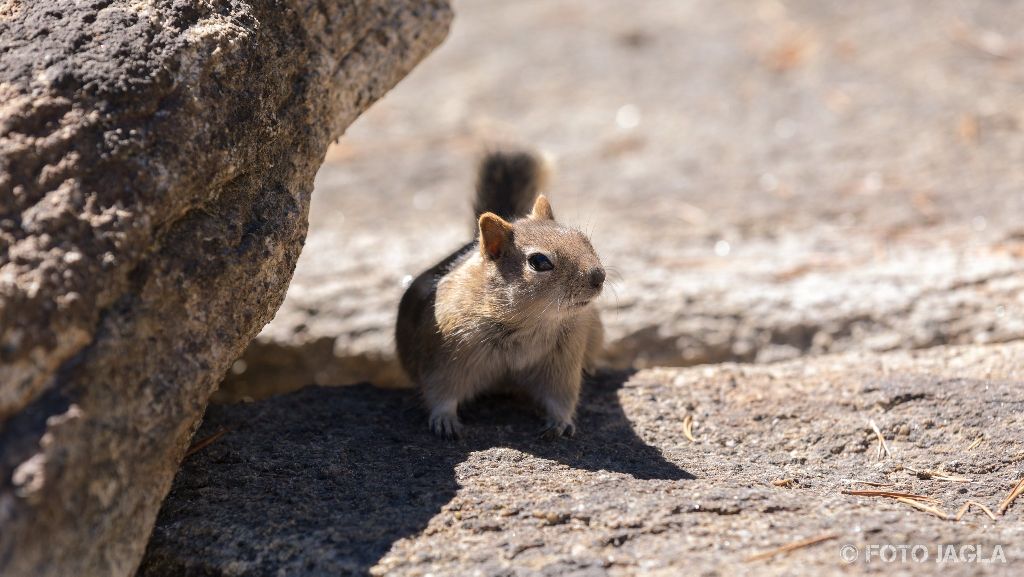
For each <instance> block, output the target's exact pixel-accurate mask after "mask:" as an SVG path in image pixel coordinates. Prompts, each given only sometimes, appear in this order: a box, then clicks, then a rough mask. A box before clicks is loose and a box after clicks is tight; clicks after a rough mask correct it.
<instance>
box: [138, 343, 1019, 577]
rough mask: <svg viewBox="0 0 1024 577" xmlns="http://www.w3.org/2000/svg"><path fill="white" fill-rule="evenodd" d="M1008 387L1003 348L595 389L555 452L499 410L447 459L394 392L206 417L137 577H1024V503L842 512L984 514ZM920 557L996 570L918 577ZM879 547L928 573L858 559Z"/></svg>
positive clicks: (447, 445)
mask: <svg viewBox="0 0 1024 577" xmlns="http://www.w3.org/2000/svg"><path fill="white" fill-rule="evenodd" d="M1022 367H1024V346H1022V345H1020V344H1013V345H994V346H985V347H982V346H971V347H940V348H936V349H930V350H928V351H924V352H897V353H888V354H885V355H874V354H858V353H847V354H846V355H843V356H838V357H831V356H830V357H821V358H818V359H814V360H806V361H804V360H799V361H791V362H787V363H784V364H774V365H763V366H755V365H736V364H725V365H719V366H716V367H694V368H689V369H647V370H642V371H639V372H636V373H634V374H629V373H616V374H606V375H604V376H603V377H602V378H601V379H599V380H598V381H595V382H592V383H589V386H588V387H587V389H586V391H587V392H586V395H585V398H584V400H583V402H582V406H581V409H580V415H579V426H580V434H579V436H578V438H576V439H571V440H562V441H557V442H550V441H543V440H540V439H538V438H537V433H538V431H539V430H540V428H541V425H542V420H541V419H540V417H539V416H538V415H535V414H533V413H532V412H531V411H529V410H528V408H527V407H526V405H525V404H524V403H523V402H522V401H521V400H516V399H490V400H487V401H484V402H482V403H478V404H477V405H476V406H473V407H470V408H469V409H468V410H466V411H465V418H466V421H467V425H468V435H467V438H466V439H465V440H463V441H460V442H454V443H451V442H444V441H440V440H438V439H436V438H433V437H432V436H431V435H430V433H429V432H428V431H427V426H426V415H425V414H424V413H423V412H422V411H421V409H420V408H419V404H418V403H417V399H416V397H415V395H414V394H413V393H412V392H410V391H405V390H384V389H380V388H377V387H373V386H371V385H358V386H354V387H340V388H339V387H332V388H325V387H311V388H306V389H304V390H302V391H300V392H297V393H292V394H289V395H286V396H283V397H277V398H274V399H268V400H265V401H261V402H257V403H251V404H247V403H241V404H230V405H221V406H213V407H212V408H211V409H210V411H209V412H208V413H207V418H206V422H205V423H204V425H203V428H202V429H201V430H200V432H199V433H198V435H197V439H207V438H210V436H211V435H217V434H218V433H220V436H215V437H214V441H213V442H212V443H211V444H209V445H208V446H205V447H202V446H201V445H200V447H202V448H200V449H199V450H198V451H197V452H196V453H195V454H194V455H193V456H192V457H190V458H189V459H187V460H186V462H185V464H184V466H183V468H182V470H181V472H180V473H179V475H178V478H177V480H176V481H175V485H174V488H173V489H172V491H171V495H170V497H169V498H168V500H167V502H166V503H165V504H164V509H163V511H162V512H161V516H160V520H159V522H158V524H157V529H156V532H155V533H154V536H153V539H152V540H151V542H150V546H149V551H148V553H147V558H146V561H145V562H144V564H143V568H142V571H141V573H140V575H143V576H146V577H164V576H167V577H170V576H174V577H180V576H191V575H344V574H360V573H365V572H369V573H371V574H374V575H385V574H386V575H629V574H644V575H666V576H668V575H682V574H701V575H733V574H737V573H739V574H743V573H751V574H757V575H833V574H842V573H875V574H891V573H894V572H895V573H900V572H933V571H935V570H936V569H939V570H941V571H942V572H943V573H944V574H947V575H979V574H1006V575H1010V574H1019V571H1020V568H1021V566H1022V564H1024V545H1022V544H1021V543H1022V538H1024V521H1022V519H1024V517H1022V514H1024V499H1022V500H1021V501H1020V502H1019V503H1017V504H1015V505H1013V506H1012V507H1011V508H1010V509H1009V510H1008V511H1007V513H1006V514H1005V515H998V513H996V514H997V519H996V520H995V521H993V520H991V519H989V518H988V517H987V516H985V515H984V513H983V512H982V510H981V509H980V508H978V507H975V508H973V510H972V511H971V512H969V513H968V514H967V515H965V516H964V517H963V519H962V520H961V521H959V522H957V521H955V520H952V519H949V520H944V519H940V518H938V517H937V516H936V515H935V514H933V513H929V512H926V511H921V510H916V509H914V508H912V507H911V506H909V505H907V504H904V503H901V502H897V501H894V500H892V499H888V498H879V497H862V496H853V495H846V494H843V493H842V491H843V490H850V489H853V490H865V489H867V490H889V491H899V492H905V493H912V494H916V495H923V496H928V497H934V498H935V499H936V501H935V503H934V505H932V506H934V507H935V508H936V509H937V510H939V511H941V512H944V513H946V514H948V515H951V516H952V515H955V513H956V512H957V510H958V509H959V508H960V507H961V506H962V505H963V504H964V503H965V502H966V501H967V500H974V501H977V502H979V503H982V504H983V505H985V506H987V507H988V508H990V509H991V510H993V512H996V511H997V505H998V503H999V502H1000V501H1001V500H1002V499H1003V498H1004V497H1006V496H1007V495H1008V494H1009V493H1010V490H1011V489H1012V488H1013V485H1014V484H1015V482H1016V479H1018V478H1019V477H1020V475H1021V472H1022V471H1021V463H1022V461H1024V451H1022V449H1021V445H1020V438H1021V435H1022V434H1024V412H1022V411H1021V408H1022V407H1021V403H1022V401H1021V395H1020V390H1021V387H1022V386H1024V368H1022ZM691 419H692V429H689V430H692V436H693V438H694V440H693V441H690V440H689V439H688V438H687V436H686V434H687V433H686V432H687V430H688V426H689V423H690V422H691ZM872 424H875V425H876V426H877V427H878V429H879V431H880V433H881V434H882V435H883V436H884V438H885V439H886V447H887V449H888V450H889V451H890V452H891V456H886V455H885V454H884V453H883V455H882V456H881V458H879V455H878V452H877V451H878V440H877V436H876V435H875V433H874V431H873V429H872ZM928 471H933V473H928ZM937 471H941V473H939V472H937ZM862 481H868V482H874V483H882V484H885V486H882V487H875V486H871V485H867V484H864V483H862ZM826 537H827V538H828V540H827V541H823V542H821V543H819V544H817V545H813V546H809V547H806V548H803V549H800V550H797V551H794V552H791V553H789V554H788V555H778V556H775V557H772V558H769V559H756V558H753V557H755V556H756V555H758V554H765V553H768V552H771V551H773V550H774V549H775V548H777V547H780V546H784V545H787V544H791V543H794V542H798V541H801V540H804V539H809V538H826ZM938 544H958V545H963V544H971V545H977V546H979V547H980V548H979V549H978V551H979V552H983V553H982V555H983V556H984V557H985V558H987V559H995V557H994V555H995V553H994V551H995V548H996V546H999V547H1001V548H1002V551H1003V554H1004V555H1005V563H1001V562H1000V563H968V562H948V563H944V564H942V565H936V563H935V561H936V556H937V554H938V552H937V550H936V549H935V547H936V546H937V545H938ZM846 545H850V546H852V547H856V548H857V549H858V550H859V551H861V554H860V556H859V558H858V559H856V560H854V562H852V563H848V562H847V560H846V559H844V557H842V548H843V547H844V546H846ZM879 545H893V546H899V545H908V546H914V545H921V546H923V547H927V548H929V552H928V554H929V556H930V558H929V561H930V562H929V563H926V564H916V563H909V562H908V563H886V562H883V561H882V560H881V559H880V557H878V556H875V557H873V558H872V559H870V560H869V559H868V555H869V553H868V551H869V547H871V546H879ZM847 554H848V555H849V554H850V553H847ZM918 555H921V553H918Z"/></svg>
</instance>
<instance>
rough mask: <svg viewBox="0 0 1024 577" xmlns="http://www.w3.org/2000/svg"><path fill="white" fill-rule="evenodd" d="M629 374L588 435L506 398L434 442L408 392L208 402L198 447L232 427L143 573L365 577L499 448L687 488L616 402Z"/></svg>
mask: <svg viewBox="0 0 1024 577" xmlns="http://www.w3.org/2000/svg"><path fill="white" fill-rule="evenodd" d="M629 376H630V374H629V373H615V374H608V373H606V374H602V375H599V376H598V377H597V378H595V379H591V380H589V381H588V382H587V383H586V384H585V386H584V388H583V391H584V392H583V397H582V399H581V403H580V406H579V412H578V417H577V423H578V424H579V430H580V434H579V435H578V436H577V438H575V439H562V440H558V441H553V442H552V441H544V440H541V439H539V438H537V432H538V431H539V429H540V423H541V419H540V418H539V416H537V415H535V414H531V413H530V411H529V410H526V409H525V407H524V403H523V402H522V401H521V400H518V399H510V398H508V397H485V398H484V399H483V400H481V401H478V402H476V403H473V404H471V405H469V406H468V407H467V410H466V411H465V417H466V425H467V427H468V429H467V435H466V438H464V439H463V440H461V441H456V442H446V441H442V440H439V439H437V438H435V437H434V436H433V435H431V434H430V432H429V431H428V430H427V426H426V415H425V413H424V411H423V409H422V408H421V407H420V403H419V399H418V397H417V396H416V392H415V391H410V390H385V389H379V388H375V387H373V386H371V385H366V384H362V385H355V386H349V387H327V388H324V387H310V388H307V389H303V390H301V391H298V392H296V393H292V394H289V395H285V396H282V397H277V398H274V399H269V400H266V401H262V402H259V403H254V404H248V405H247V404H236V405H213V406H211V407H210V409H209V411H208V412H207V415H206V418H205V422H204V424H203V426H202V428H201V429H200V431H199V432H198V433H197V435H196V438H197V439H202V438H204V437H206V436H208V435H210V434H213V433H214V432H216V431H218V430H219V429H221V428H227V429H228V432H227V433H226V434H224V436H223V437H222V438H220V439H218V440H217V442H215V443H213V444H212V445H210V446H208V447H206V448H204V449H202V450H201V451H199V452H198V453H196V454H195V455H193V456H191V457H190V458H188V459H186V461H185V463H184V464H183V466H182V468H181V470H180V471H179V472H178V475H177V477H176V478H175V480H174V485H173V488H172V490H171V493H170V495H169V496H168V498H167V500H166V501H165V502H164V505H163V508H162V509H161V511H160V515H159V518H158V520H157V523H156V528H155V530H154V532H153V536H152V538H151V540H150V543H149V547H148V549H147V552H146V557H145V559H144V561H143V563H142V567H141V569H140V570H139V575H140V576H145V577H153V576H163V575H175V576H185V577H187V576H192V575H204V576H205V575H220V574H226V573H230V574H236V573H237V574H244V575H278V574H287V575H344V574H366V573H367V572H368V571H369V569H370V567H373V566H374V565H375V564H376V563H377V562H378V561H379V560H380V559H381V558H382V557H383V556H384V555H385V554H386V553H387V552H388V550H389V549H390V548H391V546H392V544H393V543H394V542H395V541H397V540H399V539H401V538H403V537H408V536H413V535H416V534H418V533H419V532H421V531H422V530H423V529H424V528H425V527H426V526H427V524H428V523H429V522H430V520H431V519H432V518H433V517H434V516H436V515H437V514H438V513H439V512H441V511H442V509H443V508H444V506H445V505H446V504H448V503H449V502H450V501H451V500H452V498H453V497H454V496H455V494H456V492H457V490H458V489H459V484H458V482H457V480H456V474H455V467H456V466H457V465H459V464H460V463H462V462H463V461H465V460H466V459H467V457H468V456H469V455H470V453H472V452H475V451H481V450H486V449H489V448H492V447H508V448H512V449H516V450H520V451H523V452H526V453H529V454H533V455H536V456H538V457H541V458H544V459H549V460H552V461H556V462H559V463H562V464H564V465H567V466H569V467H572V468H577V469H584V470H588V471H601V470H605V471H612V472H619V473H626V474H628V475H632V476H633V477H634V478H637V479H664V480H680V479H692V478H693V476H692V475H690V474H689V473H688V472H686V471H684V470H682V469H680V468H679V467H677V466H676V465H674V464H672V463H670V462H668V461H666V460H665V458H664V457H663V456H662V454H661V452H660V451H659V450H658V449H656V448H654V447H652V446H649V445H647V444H646V443H644V442H643V441H642V440H641V439H640V438H639V437H638V436H637V435H636V433H635V432H634V431H633V428H632V426H631V425H630V423H629V421H628V419H627V418H626V415H625V413H624V411H623V409H622V406H621V404H620V403H619V398H618V390H619V389H620V388H621V387H622V385H623V384H624V383H625V382H626V380H627V379H628V377H629ZM396 417H397V418H396ZM229 567H232V568H233V570H228V571H225V569H228V568H229Z"/></svg>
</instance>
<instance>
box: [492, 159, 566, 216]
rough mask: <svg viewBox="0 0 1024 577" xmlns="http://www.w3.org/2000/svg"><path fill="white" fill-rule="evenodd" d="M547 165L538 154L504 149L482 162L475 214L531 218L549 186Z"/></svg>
mask: <svg viewBox="0 0 1024 577" xmlns="http://www.w3.org/2000/svg"><path fill="white" fill-rule="evenodd" d="M549 173H550V168H549V167H548V163H547V162H546V161H545V160H544V159H543V158H542V157H541V156H540V155H539V154H538V153H536V152H532V151H529V150H523V149H504V150H496V151H492V152H488V153H487V154H486V155H485V156H484V158H483V160H481V161H480V169H479V174H478V176H477V182H476V200H475V202H474V203H473V212H474V213H475V216H477V217H479V216H480V215H481V214H483V213H485V212H493V213H494V214H496V215H498V216H500V217H501V218H503V219H505V220H514V219H517V218H521V217H524V216H526V215H528V214H530V210H531V209H532V208H533V201H534V200H536V199H537V195H538V194H540V192H541V191H542V190H543V189H544V188H545V187H546V186H547V181H548V177H549Z"/></svg>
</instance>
